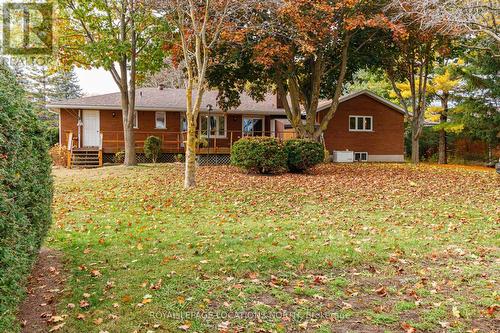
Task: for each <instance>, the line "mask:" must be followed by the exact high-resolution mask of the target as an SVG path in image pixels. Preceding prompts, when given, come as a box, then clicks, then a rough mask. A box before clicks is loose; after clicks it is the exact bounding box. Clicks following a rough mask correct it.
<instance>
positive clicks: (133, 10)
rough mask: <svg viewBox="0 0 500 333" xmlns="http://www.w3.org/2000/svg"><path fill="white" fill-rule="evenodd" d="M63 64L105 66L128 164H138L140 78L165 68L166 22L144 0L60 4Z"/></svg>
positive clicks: (63, 0) (75, 0) (61, 1)
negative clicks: (117, 97) (116, 96)
mask: <svg viewBox="0 0 500 333" xmlns="http://www.w3.org/2000/svg"><path fill="white" fill-rule="evenodd" d="M59 8H60V9H61V17H62V28H61V29H60V30H61V40H60V45H63V47H62V48H61V49H60V50H59V52H58V60H59V62H60V64H61V65H62V66H67V65H71V64H75V65H77V66H82V67H86V68H91V67H93V68H99V67H102V68H104V69H105V70H107V71H109V72H110V73H111V76H112V78H113V80H114V81H115V83H116V85H117V86H118V88H119V90H120V94H121V108H122V115H123V117H122V118H123V132H124V141H125V160H124V164H125V165H127V166H132V165H135V164H137V159H136V151H135V139H134V131H133V126H134V110H135V98H136V83H137V77H138V74H145V73H147V72H150V71H153V70H154V69H155V68H158V67H161V66H162V58H163V54H162V50H161V47H162V44H163V42H162V40H161V37H162V35H163V32H164V31H165V30H166V24H165V22H163V21H161V20H160V19H159V18H158V17H157V16H156V15H154V13H153V11H152V9H151V8H149V7H148V6H146V3H145V1H143V0H59Z"/></svg>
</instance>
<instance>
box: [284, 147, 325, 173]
mask: <svg viewBox="0 0 500 333" xmlns="http://www.w3.org/2000/svg"><path fill="white" fill-rule="evenodd" d="M285 152H286V154H287V165H288V170H290V171H291V172H304V171H306V170H307V169H309V168H311V167H313V166H315V165H316V164H319V163H322V162H323V161H324V160H325V150H324V147H323V145H322V144H321V143H319V142H316V141H313V140H307V139H292V140H288V141H286V142H285Z"/></svg>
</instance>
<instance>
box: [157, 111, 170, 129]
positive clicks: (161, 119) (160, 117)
mask: <svg viewBox="0 0 500 333" xmlns="http://www.w3.org/2000/svg"><path fill="white" fill-rule="evenodd" d="M155 128H157V129H165V128H167V113H166V112H155Z"/></svg>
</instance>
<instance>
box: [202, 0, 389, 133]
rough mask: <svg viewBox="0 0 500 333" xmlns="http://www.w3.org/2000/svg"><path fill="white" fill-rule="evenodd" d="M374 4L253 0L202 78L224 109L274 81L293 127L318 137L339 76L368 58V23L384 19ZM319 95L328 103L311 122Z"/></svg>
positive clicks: (376, 23)
mask: <svg viewBox="0 0 500 333" xmlns="http://www.w3.org/2000/svg"><path fill="white" fill-rule="evenodd" d="M381 11H382V6H381V5H380V2H379V1H358V0H354V1H351V0H349V1H348V0H337V1H332V0H295V1H292V0H279V1H269V2H266V3H265V4H261V5H260V6H259V7H258V8H256V10H255V12H254V13H253V15H252V16H250V17H249V20H250V23H249V25H248V26H245V27H244V28H243V29H241V30H240V31H239V33H237V34H235V35H233V36H230V38H227V39H226V43H225V45H223V46H222V47H221V50H220V53H221V54H222V55H224V61H221V64H220V66H218V67H217V68H215V70H214V71H212V72H211V73H210V74H209V76H210V82H211V84H212V85H213V86H216V87H218V88H219V90H221V93H220V96H219V99H220V100H221V101H222V104H224V105H225V106H226V107H227V108H229V107H234V106H237V105H238V103H239V93H240V92H241V91H242V90H244V89H246V88H248V87H249V86H250V88H251V89H250V93H251V95H252V96H253V97H254V98H256V99H260V98H262V96H263V93H264V92H266V90H267V89H268V88H269V87H270V86H274V87H275V89H276V93H277V95H278V96H279V98H280V100H281V101H282V103H283V107H284V109H285V112H286V115H287V117H288V119H289V120H290V123H291V125H292V126H293V127H294V128H295V130H296V132H297V134H298V135H299V136H300V137H302V138H310V139H314V140H318V139H319V138H320V137H321V134H322V133H323V131H324V130H325V129H326V128H327V126H328V123H329V121H330V120H331V119H332V117H333V115H334V114H335V112H336V110H337V107H338V104H339V99H340V97H341V95H342V92H343V88H344V82H345V81H346V80H347V79H348V78H350V77H351V75H352V74H353V73H354V72H355V71H356V69H357V68H359V67H360V66H361V65H362V64H366V63H367V62H369V61H370V58H371V57H369V56H368V55H367V54H366V53H364V51H366V50H367V48H366V46H367V45H369V44H370V42H371V39H372V38H374V37H375V35H376V30H375V29H374V28H375V27H380V26H388V27H391V26H392V25H391V22H389V21H388V20H387V19H386V18H385V17H384V16H383V15H382V13H381ZM374 30H375V31H374ZM221 54H219V56H221ZM249 81H250V85H248V82H249ZM320 97H323V98H328V99H331V101H332V104H331V107H330V108H329V109H328V110H327V111H326V112H325V113H324V117H323V118H322V119H321V122H320V124H319V126H316V122H317V120H318V114H317V112H318V104H319V100H320ZM303 113H305V118H306V119H305V122H303V120H302V114H303Z"/></svg>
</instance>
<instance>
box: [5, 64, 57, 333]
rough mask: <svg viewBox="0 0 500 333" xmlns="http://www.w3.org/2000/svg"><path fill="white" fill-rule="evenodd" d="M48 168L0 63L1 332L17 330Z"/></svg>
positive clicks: (41, 140)
mask: <svg viewBox="0 0 500 333" xmlns="http://www.w3.org/2000/svg"><path fill="white" fill-rule="evenodd" d="M51 164H52V162H51V159H50V156H49V154H48V145H47V138H46V135H45V134H44V128H43V127H42V125H41V124H40V122H39V121H38V120H37V119H36V117H35V116H34V114H33V112H32V109H31V105H30V103H29V102H28V101H27V99H26V98H25V92H24V91H23V89H22V88H21V86H20V85H19V84H17V83H16V79H15V77H14V76H13V75H12V73H11V72H10V70H9V69H8V68H7V67H6V66H5V65H4V64H2V63H0V295H1V296H0V332H6V331H14V330H17V329H16V327H18V326H16V325H17V324H15V315H16V309H17V307H18V305H19V302H20V301H21V300H22V298H23V297H24V288H23V285H24V283H25V282H26V278H27V276H28V275H29V273H30V269H31V266H32V264H33V261H34V259H35V258H36V255H37V253H38V250H39V248H40V246H41V244H42V241H43V239H44V237H45V235H46V233H47V230H48V228H49V226H50V223H51V209H50V207H51V203H52V177H51Z"/></svg>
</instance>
